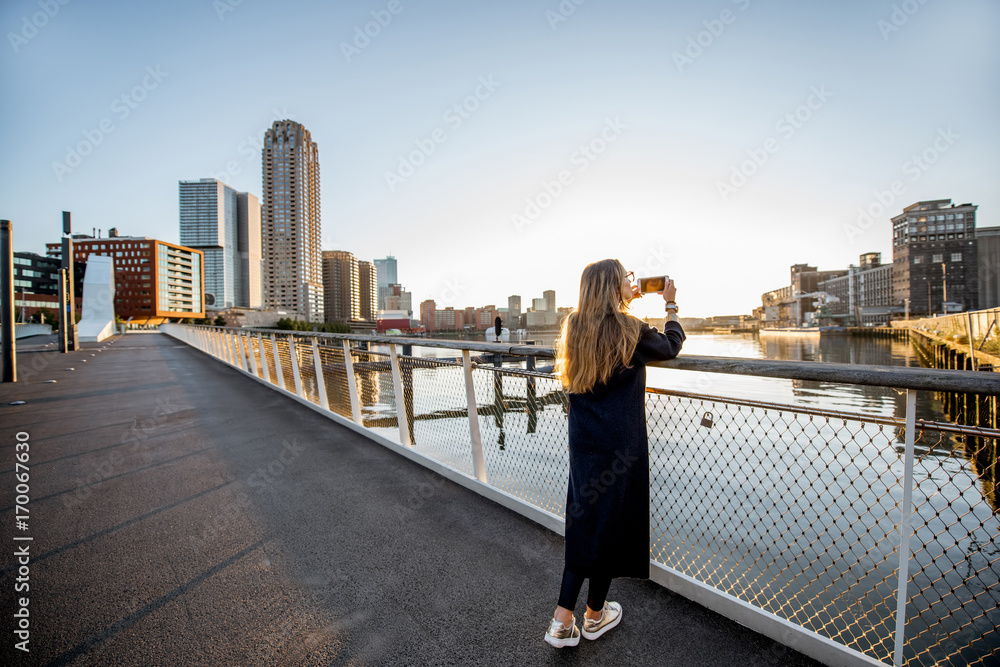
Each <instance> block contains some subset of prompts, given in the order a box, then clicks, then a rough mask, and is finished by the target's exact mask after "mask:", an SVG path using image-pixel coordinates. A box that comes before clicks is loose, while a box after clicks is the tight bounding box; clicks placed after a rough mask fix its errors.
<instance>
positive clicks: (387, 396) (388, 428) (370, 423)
mask: <svg viewBox="0 0 1000 667" xmlns="http://www.w3.org/2000/svg"><path fill="white" fill-rule="evenodd" d="M352 354H353V358H354V376H355V378H356V381H357V384H358V400H359V401H360V402H361V419H362V421H363V422H364V425H365V426H366V427H367V428H370V429H371V430H373V431H375V432H376V433H378V434H379V435H383V436H385V437H387V438H389V439H390V440H394V441H396V442H399V427H398V425H397V424H396V396H395V394H394V393H393V388H392V371H391V370H390V368H389V353H388V352H383V351H380V350H365V349H361V348H352Z"/></svg>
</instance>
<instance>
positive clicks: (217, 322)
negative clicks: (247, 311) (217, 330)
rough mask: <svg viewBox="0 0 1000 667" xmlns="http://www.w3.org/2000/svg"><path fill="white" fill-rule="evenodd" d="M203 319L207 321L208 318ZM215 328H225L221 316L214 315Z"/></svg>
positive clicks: (224, 319) (223, 319) (224, 322)
mask: <svg viewBox="0 0 1000 667" xmlns="http://www.w3.org/2000/svg"><path fill="white" fill-rule="evenodd" d="M205 319H208V318H205ZM215 326H217V327H224V326H226V318H224V317H223V316H222V315H216V317H215Z"/></svg>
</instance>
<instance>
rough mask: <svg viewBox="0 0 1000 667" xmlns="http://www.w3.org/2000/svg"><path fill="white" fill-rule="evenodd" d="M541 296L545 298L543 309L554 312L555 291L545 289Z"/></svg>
mask: <svg viewBox="0 0 1000 667" xmlns="http://www.w3.org/2000/svg"><path fill="white" fill-rule="evenodd" d="M542 298H543V299H545V310H547V311H549V312H550V313H554V312H556V291H555V290H551V289H550V290H545V291H544V292H542Z"/></svg>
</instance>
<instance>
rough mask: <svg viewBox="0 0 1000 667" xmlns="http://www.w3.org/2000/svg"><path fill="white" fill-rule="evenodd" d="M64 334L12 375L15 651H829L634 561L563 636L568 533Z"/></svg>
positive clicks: (781, 656)
mask: <svg viewBox="0 0 1000 667" xmlns="http://www.w3.org/2000/svg"><path fill="white" fill-rule="evenodd" d="M29 340H30V339H29ZM46 350H51V347H49V348H46V347H45V341H41V340H40V341H35V343H34V344H31V345H28V344H26V345H24V346H22V348H21V352H19V354H18V364H19V369H20V374H21V379H22V381H21V382H18V383H17V384H13V385H11V384H6V385H0V424H2V433H3V440H2V443H0V456H2V462H0V470H2V471H3V474H2V475H0V479H2V480H3V481H2V482H0V506H2V508H3V515H4V517H5V519H4V522H3V524H4V530H3V531H2V533H0V534H2V536H3V539H4V542H5V544H4V546H3V549H2V551H3V552H4V554H5V557H4V558H3V560H2V561H0V565H2V570H0V590H2V593H0V601H2V605H3V616H4V618H5V619H6V620H5V621H4V626H5V627H4V632H3V636H4V637H5V639H4V644H5V645H4V647H3V649H2V651H0V655H8V656H12V660H11V661H10V662H8V661H7V659H6V658H4V659H3V663H4V664H15V665H170V666H171V667H173V666H177V665H408V664H412V665H548V664H554V665H561V664H574V665H618V664H627V665H726V666H731V665H740V666H741V667H749V666H751V665H776V666H777V665H780V666H782V667H787V666H790V665H791V666H794V665H813V664H816V663H814V662H813V661H811V660H809V659H807V658H805V657H803V656H801V655H800V654H798V653H795V652H794V651H791V650H789V649H787V648H785V647H784V646H782V645H780V644H777V643H775V642H773V641H771V640H769V639H767V638H765V637H763V636H761V635H758V634H756V633H754V632H752V631H750V630H747V629H746V628H743V627H741V626H739V625H737V624H736V623H733V622H731V621H729V620H727V619H725V618H723V617H721V616H719V615H717V614H715V613H713V612H711V611H708V610H706V609H704V608H702V607H700V606H698V605H696V604H694V603H691V602H689V601H687V600H686V599H684V598H682V597H680V596H677V595H674V594H672V593H670V592H668V591H666V590H664V589H662V588H661V587H659V586H657V585H656V584H653V583H651V582H648V581H640V580H616V581H615V582H614V583H613V585H612V589H611V595H610V598H611V599H613V600H618V601H620V602H621V603H622V605H623V607H624V618H623V621H622V624H621V625H620V626H619V627H618V628H617V629H615V630H613V631H612V632H610V633H608V634H607V635H605V636H604V637H602V638H601V639H600V640H598V641H596V642H588V641H586V640H582V642H581V644H580V646H578V647H576V648H574V649H563V650H556V649H553V648H551V647H549V646H548V645H546V644H544V643H543V641H542V635H543V634H544V632H545V628H546V627H547V625H548V619H549V618H550V616H551V613H552V610H553V608H554V606H555V601H556V597H557V594H558V588H559V582H560V576H561V573H562V551H563V540H562V538H561V537H559V536H558V535H556V534H553V533H552V532H550V531H548V530H547V529H545V528H542V527H540V526H538V525H536V524H534V523H532V522H530V521H528V520H527V519H525V518H523V517H521V516H520V515H518V514H515V513H513V512H511V511H509V510H507V509H504V508H503V507H500V506H498V505H496V504H494V503H492V502H490V501H488V500H486V499H484V498H482V497H481V496H479V495H477V494H475V493H473V492H471V491H469V490H467V489H465V488H463V487H461V486H458V485H457V484H454V483H452V482H449V481H447V480H445V479H444V478H442V477H440V476H438V475H436V474H433V473H431V472H429V471H427V470H426V469H424V468H422V467H420V466H419V465H417V464H415V463H413V462H410V461H408V460H406V459H404V458H403V457H401V456H398V455H396V454H394V453H392V452H391V451H389V450H387V449H385V448H384V447H382V446H380V445H378V444H376V443H374V442H372V441H370V440H368V439H366V438H364V437H363V436H361V435H359V434H356V433H354V432H353V431H350V430H349V429H346V428H343V427H341V426H339V425H337V424H335V423H333V422H332V421H330V420H327V419H325V418H324V417H322V416H321V415H319V414H317V413H315V412H313V411H311V410H309V409H308V408H306V407H304V406H302V405H299V404H297V403H296V402H295V401H293V400H290V399H288V398H286V397H284V396H281V395H279V394H278V393H277V392H275V391H272V390H270V389H268V388H266V387H264V386H262V385H260V384H258V383H256V382H254V381H252V380H250V379H249V378H246V377H244V376H242V375H241V374H240V373H238V372H236V371H235V370H233V369H231V368H228V367H226V366H225V365H223V364H222V363H219V362H216V361H213V360H211V359H209V358H208V357H206V356H205V355H203V354H202V353H200V352H198V351H196V350H194V349H191V348H189V347H187V346H186V345H184V344H182V343H180V342H179V341H176V340H174V339H172V338H169V337H167V336H165V335H161V334H128V335H126V336H120V337H116V338H113V339H110V340H109V341H105V342H104V343H101V344H96V345H95V344H90V345H86V346H85V349H84V350H81V351H78V352H74V353H71V354H67V355H61V354H59V353H57V352H51V351H46ZM69 368H73V369H75V370H67V369H69ZM49 380H56V382H54V383H51V382H47V381H49ZM13 401H25V403H24V404H23V405H9V403H10V402H13ZM18 432H24V433H27V434H28V435H29V444H30V461H29V464H28V465H29V467H30V497H31V503H30V505H29V506H28V508H29V510H30V513H29V516H28V526H29V527H28V530H27V531H17V530H15V529H13V528H12V526H13V525H14V511H13V510H14V504H15V497H14V496H15V489H14V487H15V481H14V477H13V476H14V467H15V463H14V455H15V434H16V433H18ZM22 437H23V436H22ZM12 533H18V535H20V536H30V537H32V538H33V540H32V541H30V542H12ZM11 544H15V545H18V546H20V545H23V544H29V545H30V553H31V563H30V566H29V567H30V575H29V576H30V591H29V592H28V593H19V594H18V595H30V604H29V609H30V644H29V646H30V649H31V652H30V654H24V653H21V652H20V651H16V650H11V645H12V644H13V641H12V639H11V636H12V635H11V631H12V630H13V618H12V613H13V612H12V610H14V609H15V604H16V601H15V599H14V593H13V590H14V585H15V583H16V582H15V579H16V577H18V573H17V570H16V567H17V565H16V563H15V561H14V558H13V557H12V555H11V554H12V552H13V549H12V548H11V546H10V545H11ZM581 597H583V596H581ZM582 604H583V602H582V601H581V612H582ZM579 615H580V614H579V613H578V618H579Z"/></svg>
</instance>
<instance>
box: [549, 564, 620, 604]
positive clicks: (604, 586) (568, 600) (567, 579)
mask: <svg viewBox="0 0 1000 667" xmlns="http://www.w3.org/2000/svg"><path fill="white" fill-rule="evenodd" d="M587 578H588V577H584V576H581V575H579V574H577V573H576V572H571V571H570V570H569V568H564V569H563V578H562V589H560V591H559V606H560V607H562V608H563V609H569V610H570V611H573V609H575V608H576V599H577V598H578V597H580V590H581V589H582V588H583V580H584V579H587ZM589 579H590V588H589V589H588V590H587V606H588V607H590V608H591V609H593V610H594V611H600V610H601V609H603V608H604V601H605V600H606V599H607V597H608V590H609V589H610V588H611V577H606V578H605V577H589Z"/></svg>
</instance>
